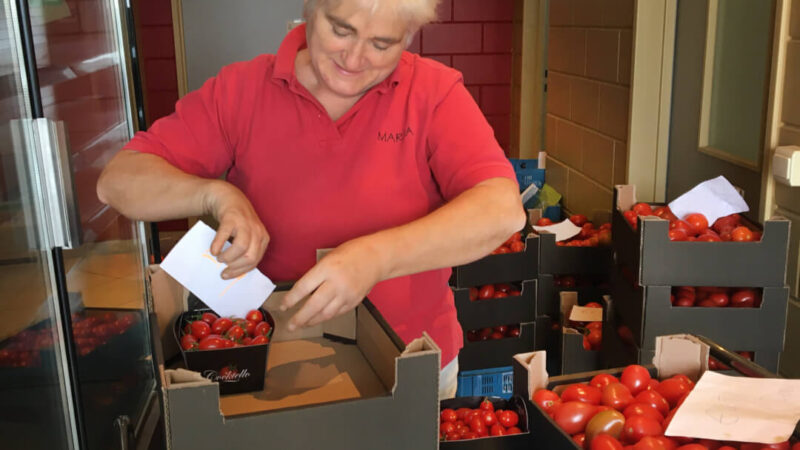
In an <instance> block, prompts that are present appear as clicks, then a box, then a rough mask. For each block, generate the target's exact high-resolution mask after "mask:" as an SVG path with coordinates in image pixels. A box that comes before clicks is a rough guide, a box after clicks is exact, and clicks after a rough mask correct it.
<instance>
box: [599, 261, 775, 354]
mask: <svg viewBox="0 0 800 450" xmlns="http://www.w3.org/2000/svg"><path fill="white" fill-rule="evenodd" d="M704 285H706V284H704ZM671 290H672V288H671V286H643V287H642V286H639V287H635V286H633V285H632V284H631V283H630V281H628V280H626V279H624V277H622V276H621V275H620V273H619V272H615V273H614V274H612V282H611V298H612V299H613V300H614V308H615V310H616V311H617V312H618V314H619V318H620V322H621V323H622V324H624V325H627V326H628V327H630V329H631V331H632V332H633V336H634V340H635V343H636V345H638V346H640V347H642V348H652V346H653V345H654V342H655V338H656V336H662V335H667V334H675V333H692V334H699V335H702V336H705V337H707V338H709V339H711V340H713V341H715V342H718V343H719V344H720V345H723V346H725V347H728V348H733V349H737V350H747V349H773V350H774V351H780V350H781V349H782V348H783V341H784V335H785V332H786V313H787V308H788V299H789V288H788V287H787V286H782V287H765V288H763V294H762V302H761V306H760V307H758V308H732V307H723V308H704V307H676V306H672V304H671V302H670V293H671Z"/></svg>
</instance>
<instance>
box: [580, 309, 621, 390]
mask: <svg viewBox="0 0 800 450" xmlns="http://www.w3.org/2000/svg"><path fill="white" fill-rule="evenodd" d="M586 329H587V330H590V331H591V330H602V329H603V322H589V323H588V324H587V325H586ZM615 379H616V378H615ZM589 384H591V383H589Z"/></svg>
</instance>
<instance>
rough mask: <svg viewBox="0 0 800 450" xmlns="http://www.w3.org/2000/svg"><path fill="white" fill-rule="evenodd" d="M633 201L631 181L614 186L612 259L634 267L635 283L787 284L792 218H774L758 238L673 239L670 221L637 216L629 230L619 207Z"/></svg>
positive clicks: (778, 285) (742, 285) (665, 284)
mask: <svg viewBox="0 0 800 450" xmlns="http://www.w3.org/2000/svg"><path fill="white" fill-rule="evenodd" d="M635 203H636V191H635V187H634V186H633V185H618V186H616V187H615V189H614V206H615V208H614V211H613V213H612V220H611V233H612V236H613V239H612V247H613V248H614V253H615V258H616V262H617V263H618V264H624V265H626V266H629V267H632V268H634V270H635V272H636V275H637V279H638V281H639V284H641V285H648V286H649V285H654V286H738V287H746V286H750V287H752V286H756V287H763V286H773V287H782V286H784V285H785V284H786V283H785V281H786V261H787V255H788V247H789V225H790V222H789V220H787V219H786V218H784V217H778V216H776V217H773V218H772V219H770V220H768V221H767V222H766V223H765V224H764V227H763V236H762V238H761V241H759V242H689V241H680V242H673V241H670V240H669V236H668V231H669V222H668V221H666V220H663V219H660V218H658V217H655V216H649V217H640V218H639V228H638V230H633V228H631V226H630V225H629V224H628V222H627V221H626V220H625V217H624V216H623V215H622V213H623V211H627V210H629V209H630V208H631V206H633V205H634V204H635Z"/></svg>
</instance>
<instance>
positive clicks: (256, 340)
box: [250, 322, 269, 345]
mask: <svg viewBox="0 0 800 450" xmlns="http://www.w3.org/2000/svg"><path fill="white" fill-rule="evenodd" d="M262 323H263V322H262ZM268 343H269V338H268V337H267V336H264V335H262V334H259V335H258V336H256V337H254V338H253V340H252V341H250V345H259V344H268Z"/></svg>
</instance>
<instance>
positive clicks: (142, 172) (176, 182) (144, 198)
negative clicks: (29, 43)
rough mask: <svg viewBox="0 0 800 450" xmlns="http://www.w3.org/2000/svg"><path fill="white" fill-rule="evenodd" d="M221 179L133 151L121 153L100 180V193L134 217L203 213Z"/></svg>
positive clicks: (154, 218)
mask: <svg viewBox="0 0 800 450" xmlns="http://www.w3.org/2000/svg"><path fill="white" fill-rule="evenodd" d="M222 184H227V183H224V182H222V181H220V180H209V179H205V178H200V177H197V176H194V175H189V174H187V173H185V172H183V171H181V170H179V169H177V168H175V167H174V166H172V165H171V164H169V163H168V162H166V161H165V160H164V159H162V158H160V157H158V156H155V155H150V154H146V153H139V152H134V151H130V150H122V151H121V152H119V153H118V154H117V155H116V156H115V157H114V158H113V159H112V160H111V161H110V162H109V163H108V164H107V165H106V167H105V169H104V170H103V172H102V173H101V174H100V178H99V180H98V182H97V196H98V197H99V198H100V201H102V202H103V203H106V204H108V205H110V206H111V207H113V208H114V209H116V210H117V211H119V212H120V213H122V214H123V215H125V216H126V217H129V218H131V219H136V220H144V221H151V222H156V221H160V220H169V219H177V218H184V217H192V216H201V215H204V214H206V213H208V212H209V208H210V205H209V202H210V200H209V197H210V193H211V192H212V191H214V190H218V189H220V188H221V185H222Z"/></svg>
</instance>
